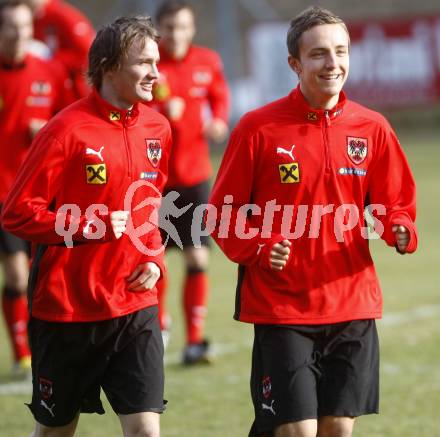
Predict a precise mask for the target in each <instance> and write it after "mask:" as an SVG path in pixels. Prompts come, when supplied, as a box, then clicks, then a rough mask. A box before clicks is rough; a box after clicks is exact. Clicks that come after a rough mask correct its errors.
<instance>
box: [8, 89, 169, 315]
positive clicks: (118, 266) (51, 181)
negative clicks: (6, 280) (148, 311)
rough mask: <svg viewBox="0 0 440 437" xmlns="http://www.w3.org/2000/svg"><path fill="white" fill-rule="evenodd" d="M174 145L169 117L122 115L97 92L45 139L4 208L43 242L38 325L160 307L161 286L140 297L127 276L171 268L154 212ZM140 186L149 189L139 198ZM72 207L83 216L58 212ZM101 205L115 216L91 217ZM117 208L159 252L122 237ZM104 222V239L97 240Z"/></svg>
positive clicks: (22, 233)
mask: <svg viewBox="0 0 440 437" xmlns="http://www.w3.org/2000/svg"><path fill="white" fill-rule="evenodd" d="M170 146H171V130H170V127H169V123H168V122H167V120H166V119H165V118H164V117H163V116H162V115H160V114H158V113H157V112H156V111H153V110H152V109H150V108H147V107H146V106H145V105H141V104H137V105H134V107H133V109H131V110H121V109H118V108H115V107H113V106H111V105H110V104H109V103H107V102H106V101H104V100H103V99H102V98H101V97H100V96H99V94H98V93H97V92H96V91H94V92H93V93H92V94H91V95H90V96H89V97H87V98H84V99H81V100H79V101H78V102H76V103H74V104H72V105H70V106H69V107H68V108H66V109H65V110H64V111H62V112H60V113H59V114H58V115H57V116H56V117H54V118H53V119H52V120H51V121H50V122H49V123H48V124H47V125H46V127H44V128H43V130H42V131H41V132H40V133H39V134H38V136H37V137H36V139H35V141H34V143H33V145H32V148H31V151H30V153H29V156H28V158H27V160H26V161H25V163H24V165H23V166H22V168H21V170H20V173H19V175H18V177H17V179H16V181H15V184H14V186H13V188H12V190H11V193H10V195H9V196H8V198H7V199H6V202H5V205H4V209H3V226H4V228H5V229H6V230H8V231H10V232H12V233H14V234H16V235H17V236H19V237H21V238H23V239H25V240H30V241H32V242H34V243H37V244H38V246H37V247H36V251H35V257H34V260H33V264H32V270H31V274H30V287H29V288H30V292H31V299H30V303H31V312H32V315H33V316H34V317H36V318H38V319H43V320H49V321H62V322H77V321H78V322H79V321H81V322H84V321H95V320H104V319H110V318H114V317H119V316H122V315H125V314H128V313H131V312H134V311H137V310H139V309H142V308H145V307H148V306H152V305H156V304H157V296H156V294H157V291H156V289H155V288H153V289H151V290H147V291H146V292H131V291H129V290H128V289H127V287H128V284H127V281H126V278H127V277H128V276H130V275H131V274H132V273H133V271H134V270H135V268H136V267H137V266H138V265H139V264H140V263H143V262H147V261H152V262H155V263H156V264H157V265H158V266H159V267H160V268H161V269H162V270H163V261H162V258H163V250H158V251H157V252H158V253H152V252H151V251H152V250H156V249H160V248H161V245H162V242H161V238H160V234H159V231H158V229H157V226H156V225H154V223H157V221H156V220H157V219H156V218H155V217H154V214H156V213H157V209H158V205H157V199H158V198H159V197H160V196H158V193H157V191H159V192H161V191H162V188H163V186H164V185H165V182H166V176H167V163H168V156H169V153H170ZM134 182H137V183H141V184H143V185H142V186H141V187H138V188H136V187H135V188H136V189H134V190H133V185H132V184H133V183H134ZM154 187H156V188H154ZM131 199H132V201H131ZM66 204H67V205H70V207H71V208H76V209H77V211H80V213H81V215H80V216H79V217H78V216H77V217H75V216H74V214H73V210H72V212H69V211H66V210H64V211H61V210H59V209H60V207H62V206H63V205H66ZM92 204H101V205H102V207H104V208H106V209H107V211H108V212H107V213H106V211H102V212H101V213H97V214H95V215H93V214H92V213H93V212H94V211H91V210H89V211H87V212H86V210H87V208H89V207H90V205H92ZM72 205H73V206H72ZM75 205H76V206H75ZM96 209H97V208H96V207H92V210H96ZM118 210H126V211H130V217H131V219H130V222H132V224H133V227H134V228H135V229H138V231H139V232H138V234H139V233H140V234H141V235H140V236H139V237H138V239H139V240H140V242H141V244H142V247H148V248H149V250H150V252H147V253H145V254H144V253H142V252H141V251H140V250H141V249H142V247H141V249H138V247H139V245H138V246H135V241H138V239H137V238H132V237H129V236H128V234H127V233H125V234H124V235H123V236H122V237H121V238H120V239H118V240H116V239H115V237H114V234H113V233H112V230H111V226H110V224H109V215H110V213H111V212H112V211H118ZM95 212H96V211H95ZM101 220H102V221H103V222H104V224H105V226H106V227H105V230H106V232H105V234H104V235H98V234H97V231H98V228H99V226H100V225H101V224H102V221H101ZM65 222H66V223H65ZM141 225H142V226H143V227H142V228H141V229H140V230H139V227H140V226H141ZM74 226H75V227H76V229H77V231H76V232H75V233H74V234H73V236H72V240H73V246H74V247H73V248H68V247H66V245H65V244H64V237H63V235H64V234H63V233H62V230H63V228H65V229H67V228H70V227H73V230H75V227H74ZM56 227H57V229H58V232H60V229H61V235H59V233H57V232H56ZM133 233H134V232H133ZM143 234H144V235H143ZM92 238H96V239H92ZM159 252H160V253H159Z"/></svg>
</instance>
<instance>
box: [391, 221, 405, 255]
mask: <svg viewBox="0 0 440 437" xmlns="http://www.w3.org/2000/svg"><path fill="white" fill-rule="evenodd" d="M392 231H393V232H394V235H395V236H396V249H397V252H399V253H401V254H404V253H406V248H407V247H408V244H409V231H408V229H406V228H405V226H402V225H394V226H393V227H392Z"/></svg>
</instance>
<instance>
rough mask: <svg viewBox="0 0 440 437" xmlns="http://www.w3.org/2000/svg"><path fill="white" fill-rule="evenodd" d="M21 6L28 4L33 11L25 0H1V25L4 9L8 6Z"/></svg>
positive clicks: (0, 24)
mask: <svg viewBox="0 0 440 437" xmlns="http://www.w3.org/2000/svg"><path fill="white" fill-rule="evenodd" d="M19 6H26V7H28V8H29V10H30V11H31V12H32V10H31V8H30V6H29V4H28V3H27V2H26V1H25V0H0V27H1V26H3V11H4V10H5V9H7V8H18V7H19Z"/></svg>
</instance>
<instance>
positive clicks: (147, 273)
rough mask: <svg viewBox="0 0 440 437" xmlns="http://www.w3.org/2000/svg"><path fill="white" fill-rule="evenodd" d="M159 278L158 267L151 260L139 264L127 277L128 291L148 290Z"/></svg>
mask: <svg viewBox="0 0 440 437" xmlns="http://www.w3.org/2000/svg"><path fill="white" fill-rule="evenodd" d="M159 278H160V269H159V267H158V266H157V264H155V263H153V262H146V263H144V264H139V265H138V266H137V267H136V269H135V270H134V272H133V273H132V274H131V275H130V276H129V277H128V278H127V282H128V283H129V286H128V289H129V290H130V291H145V290H150V289H151V288H153V287H154V286H155V285H156V282H157V280H158V279H159Z"/></svg>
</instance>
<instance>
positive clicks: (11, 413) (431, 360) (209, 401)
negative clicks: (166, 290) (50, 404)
mask: <svg viewBox="0 0 440 437" xmlns="http://www.w3.org/2000/svg"><path fill="white" fill-rule="evenodd" d="M400 136H401V140H402V144H403V145H404V146H405V149H406V152H407V155H408V158H409V161H410V163H411V165H412V167H413V170H414V173H415V177H416V180H417V183H418V199H419V215H418V226H419V232H420V245H419V250H418V253H416V254H415V255H413V256H399V255H397V254H396V253H395V252H394V250H391V249H390V248H387V247H385V245H384V243H382V242H381V241H376V242H373V243H372V250H373V252H374V259H375V261H376V266H377V270H378V273H379V276H380V279H381V283H382V287H383V291H384V300H385V308H384V313H385V317H384V319H383V321H381V322H379V330H380V338H381V414H380V415H378V416H368V417H363V418H360V419H359V420H358V422H357V424H356V428H355V433H354V435H355V436H362V437H436V436H439V437H440V415H439V408H440V364H439V363H440V323H439V319H440V275H439V271H440V268H439V264H440V263H439V261H440V256H439V247H440V235H439V232H438V228H439V227H438V224H437V223H438V217H439V215H440V207H439V205H438V202H439V199H440V177H439V173H440V147H439V146H440V145H439V141H438V138H439V135H438V132H437V133H430V134H426V133H425V134H418V133H417V134H416V133H414V132H413V133H403V132H401V133H400ZM178 255H179V254H178V253H172V254H170V256H168V265H169V268H170V270H171V272H172V275H171V289H170V296H169V307H170V310H171V313H172V315H173V332H172V338H171V343H170V347H169V349H168V352H167V365H166V398H167V399H168V400H169V404H168V410H167V412H166V413H165V414H164V415H163V416H162V435H163V436H164V437H178V436H179V437H182V436H183V437H224V436H225V435H228V436H230V437H244V436H247V432H248V429H249V426H250V423H251V420H252V409H251V402H250V395H249V389H248V379H249V370H250V356H251V341H252V329H251V326H249V325H245V324H240V323H237V322H234V321H233V320H232V312H233V305H234V290H235V271H236V269H235V266H234V265H232V264H231V263H229V262H228V261H227V260H226V259H225V258H224V257H223V256H222V255H221V253H220V252H219V250H218V249H217V248H214V249H213V251H212V267H211V269H210V280H211V284H212V292H211V295H210V302H209V316H208V319H207V336H208V337H209V338H210V339H211V340H212V341H213V343H214V346H215V349H216V351H217V352H218V356H217V359H216V361H215V364H214V365H212V366H204V367H197V368H190V369H187V368H182V367H181V366H180V365H179V364H178V363H179V359H180V353H181V347H182V333H181V326H182V323H181V316H180V305H179V304H180V293H179V291H180V290H179V284H180V282H181V277H182V267H181V259H180V257H179V256H178ZM0 357H1V360H0V436H5V437H6V436H7V437H23V436H27V435H28V434H29V432H30V430H31V429H32V426H33V420H32V417H31V415H30V413H29V412H28V411H27V408H26V407H25V406H24V405H23V403H24V402H27V401H28V400H29V396H28V395H26V394H7V392H8V391H9V392H10V389H11V386H10V385H8V384H10V383H11V380H10V377H9V370H10V364H11V361H10V353H9V348H8V345H7V344H6V337H5V334H4V327H3V325H1V328H0ZM5 387H6V388H5ZM104 397H105V396H104V395H103V398H104ZM105 405H106V410H107V414H106V415H104V416H97V415H92V416H90V415H83V416H82V417H81V420H80V424H79V428H78V432H77V435H78V436H84V437H113V436H119V435H120V434H121V433H120V428H119V421H118V419H117V418H116V416H115V415H114V414H113V413H112V412H111V409H110V407H109V406H108V404H107V403H105Z"/></svg>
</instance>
